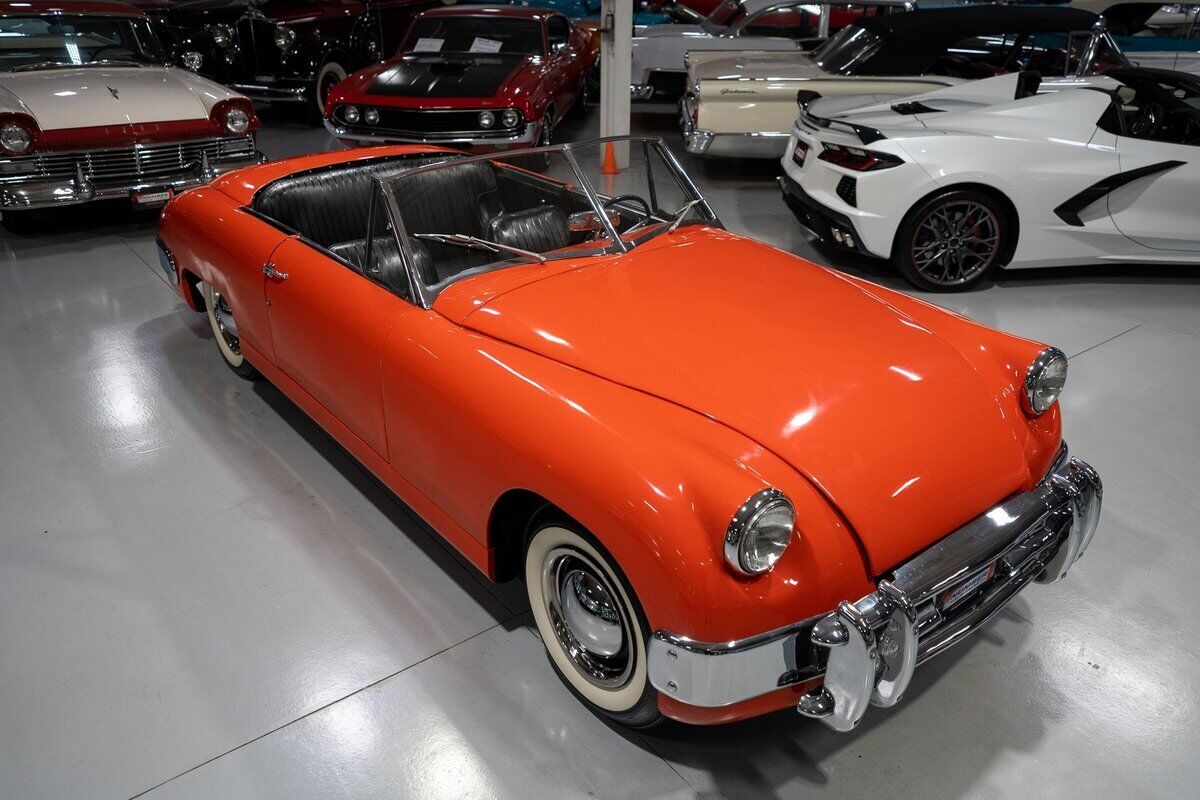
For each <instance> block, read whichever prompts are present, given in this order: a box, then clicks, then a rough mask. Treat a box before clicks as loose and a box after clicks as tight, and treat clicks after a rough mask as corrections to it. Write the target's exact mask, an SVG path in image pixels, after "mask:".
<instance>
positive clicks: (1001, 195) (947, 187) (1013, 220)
mask: <svg viewBox="0 0 1200 800" xmlns="http://www.w3.org/2000/svg"><path fill="white" fill-rule="evenodd" d="M957 191H972V192H979V193H980V194H983V195H986V196H988V197H990V198H992V199H993V200H995V201H996V202H997V203H998V204H999V205H1000V207H1001V210H1002V211H1003V212H1004V215H1005V217H1006V219H1005V221H1006V222H1007V223H1008V226H1009V231H1010V233H1011V236H1009V241H1008V243H1007V244H1006V245H1005V247H1004V251H1003V252H1002V253H1001V256H1000V264H1002V265H1003V264H1007V263H1008V262H1009V261H1011V260H1012V257H1013V254H1015V253H1016V252H1017V243H1018V241H1019V240H1020V238H1021V215H1020V212H1018V211H1017V206H1016V204H1014V203H1013V201H1012V200H1011V199H1010V198H1009V196H1008V193H1006V192H1005V191H1004V190H1002V189H999V188H997V187H995V186H992V185H991V184H987V183H982V182H980V181H977V180H958V181H953V182H951V183H946V184H941V185H939V186H938V187H937V188H936V189H933V190H931V191H929V192H926V193H925V194H923V195H921V196H920V197H918V198H917V199H916V200H914V201H913V203H912V204H911V205H910V206H909V207H908V210H907V211H905V212H904V216H903V217H901V218H900V222H899V224H897V225H896V232H895V233H894V234H892V251H891V256H892V260H893V261H894V260H895V259H896V253H897V248H898V247H899V246H900V233H901V232H902V231H903V230H904V226H905V224H906V223H907V222H908V220H909V218H910V217H911V216H912V214H913V213H914V212H915V211H916V209H917V208H918V207H919V206H921V205H923V204H924V203H925V202H927V201H929V200H932V199H933V198H935V197H937V196H938V195H942V194H946V193H948V192H957Z"/></svg>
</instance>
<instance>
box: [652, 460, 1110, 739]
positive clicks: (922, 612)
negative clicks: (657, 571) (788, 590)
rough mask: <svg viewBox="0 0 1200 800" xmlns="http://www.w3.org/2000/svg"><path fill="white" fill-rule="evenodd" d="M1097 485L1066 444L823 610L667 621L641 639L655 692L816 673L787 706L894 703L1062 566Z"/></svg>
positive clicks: (691, 695) (706, 699) (1081, 534)
mask: <svg viewBox="0 0 1200 800" xmlns="http://www.w3.org/2000/svg"><path fill="white" fill-rule="evenodd" d="M1102 494H1103V487H1102V485H1101V482H1100V476H1099V475H1098V474H1097V473H1096V471H1095V470H1094V469H1092V468H1091V467H1090V466H1089V465H1087V464H1086V463H1084V462H1083V461H1080V460H1078V459H1075V458H1069V457H1068V455H1067V450H1066V447H1065V446H1064V447H1063V449H1062V452H1061V453H1060V455H1059V458H1058V459H1057V460H1056V462H1055V465H1054V467H1053V468H1052V469H1051V470H1050V472H1049V474H1047V476H1046V477H1045V478H1044V479H1043V480H1042V481H1041V483H1039V484H1038V485H1037V487H1035V488H1034V489H1032V490H1030V491H1028V492H1023V493H1021V494H1019V495H1016V496H1014V497H1012V498H1010V499H1009V500H1007V501H1005V502H1004V503H1001V504H1000V505H998V506H996V507H995V508H993V509H991V510H990V511H988V512H987V513H985V514H983V515H981V516H979V517H977V518H976V519H974V520H972V521H971V522H969V523H967V524H966V525H964V526H963V527H961V528H959V529H958V530H957V531H955V532H954V533H952V534H950V535H949V536H946V537H945V538H943V539H942V540H940V541H939V542H937V543H936V544H934V545H933V546H931V547H929V548H928V549H926V550H924V551H923V552H921V553H920V554H918V555H916V556H914V557H913V558H912V559H910V560H909V561H907V562H905V563H904V564H901V565H900V566H898V567H896V568H895V569H894V570H892V571H891V573H889V574H888V575H886V576H884V577H881V578H880V579H879V580H878V581H877V584H876V586H877V588H876V590H875V591H874V592H871V593H870V594H868V595H866V596H865V597H861V598H859V599H858V600H856V601H853V602H851V601H849V600H846V601H843V602H842V603H840V604H839V605H838V607H837V609H835V610H833V611H832V612H830V613H826V614H821V615H818V616H815V617H812V618H809V619H806V620H803V621H801V622H797V623H795V624H794V625H791V626H788V627H785V628H782V629H779V630H775V631H770V632H767V633H763V634H760V635H758V636H753V637H750V638H747V639H743V640H738V641H731V642H721V643H714V644H706V643H701V642H696V641H693V640H691V639H688V638H687V637H684V636H679V635H677V634H674V633H671V632H669V631H662V630H660V631H657V632H656V633H655V634H654V635H653V636H652V637H651V640H650V647H649V674H650V681H651V683H652V684H653V685H654V686H655V688H657V689H658V690H659V691H661V692H663V693H664V694H666V695H669V696H670V697H672V698H673V699H675V700H678V701H680V702H683V703H688V704H691V705H695V706H700V707H710V708H715V707H722V706H728V705H732V704H734V703H738V702H741V701H743V700H749V699H751V698H753V697H758V696H760V695H763V694H767V693H769V692H772V691H774V690H776V689H779V688H782V687H785V686H792V685H795V684H799V683H803V682H809V681H812V680H815V679H820V678H823V681H822V684H821V685H819V686H817V687H816V688H814V689H812V690H810V691H809V692H808V693H806V694H804V695H803V696H801V698H800V701H799V703H798V705H797V710H798V711H799V712H800V713H801V714H803V715H805V716H807V717H813V718H815V719H820V720H822V721H823V722H825V724H827V725H828V726H829V727H831V728H833V729H834V730H837V731H849V730H851V729H853V728H854V727H855V726H857V725H858V723H859V721H860V720H861V719H862V717H863V714H864V713H865V712H866V710H867V706H869V705H876V706H883V707H887V706H892V705H895V704H896V703H898V702H899V701H900V700H901V699H902V697H903V695H904V691H905V689H906V688H907V687H908V683H909V680H910V679H911V678H912V674H913V670H914V669H915V668H916V667H917V666H918V665H919V664H921V663H922V662H924V661H925V660H927V659H929V658H932V657H933V656H935V655H938V654H939V653H941V652H943V651H945V650H946V649H948V648H949V647H951V646H952V645H954V644H956V643H958V642H959V641H961V640H962V639H963V638H964V637H966V636H967V635H968V634H969V633H971V632H972V631H974V630H975V629H977V628H978V627H979V626H981V625H983V624H984V623H985V622H986V621H988V620H989V619H991V617H992V616H993V615H995V614H996V613H997V612H999V611H1000V610H1001V609H1003V608H1004V607H1005V606H1006V605H1007V604H1008V603H1009V601H1010V600H1012V599H1013V597H1015V596H1016V595H1017V593H1018V592H1019V591H1021V589H1023V588H1024V587H1025V586H1026V585H1027V584H1029V583H1030V582H1032V581H1038V582H1041V583H1053V582H1054V581H1057V580H1059V579H1061V578H1062V577H1063V576H1064V575H1066V573H1067V570H1069V569H1070V567H1071V565H1072V564H1074V563H1075V561H1076V560H1077V559H1078V558H1079V556H1080V555H1081V554H1082V553H1083V551H1084V550H1085V549H1086V548H1087V546H1088V544H1089V543H1090V542H1091V540H1092V536H1093V534H1094V533H1095V531H1096V524H1097V522H1098V520H1099V517H1100V505H1101V498H1102Z"/></svg>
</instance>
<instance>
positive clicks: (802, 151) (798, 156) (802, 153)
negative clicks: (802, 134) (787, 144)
mask: <svg viewBox="0 0 1200 800" xmlns="http://www.w3.org/2000/svg"><path fill="white" fill-rule="evenodd" d="M807 157H808V145H807V144H805V143H804V142H803V141H799V140H797V142H796V146H795V147H794V148H792V161H794V162H795V163H796V166H798V167H803V166H804V159H805V158H807Z"/></svg>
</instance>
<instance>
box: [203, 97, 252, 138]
mask: <svg viewBox="0 0 1200 800" xmlns="http://www.w3.org/2000/svg"><path fill="white" fill-rule="evenodd" d="M209 120H210V121H211V122H212V125H213V128H214V129H215V130H216V131H217V133H220V134H232V135H234V136H242V135H245V134H247V133H254V131H256V130H257V129H258V115H257V114H255V113H254V104H253V103H251V102H250V101H249V100H248V99H246V98H245V97H231V98H229V99H227V100H222V101H221V102H219V103H217V104H216V105H215V106H213V109H212V113H211V114H209Z"/></svg>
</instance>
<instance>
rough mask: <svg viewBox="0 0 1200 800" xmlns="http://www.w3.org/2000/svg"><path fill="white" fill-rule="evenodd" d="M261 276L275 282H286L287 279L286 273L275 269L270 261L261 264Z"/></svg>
mask: <svg viewBox="0 0 1200 800" xmlns="http://www.w3.org/2000/svg"><path fill="white" fill-rule="evenodd" d="M263 275H266V276H267V277H268V278H274V279H275V280H277V281H286V280H287V277H288V274H287V273H286V272H280V271H279V270H277V269H275V264H274V263H272V262H270V261H268V262H267V263H266V264H263Z"/></svg>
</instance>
